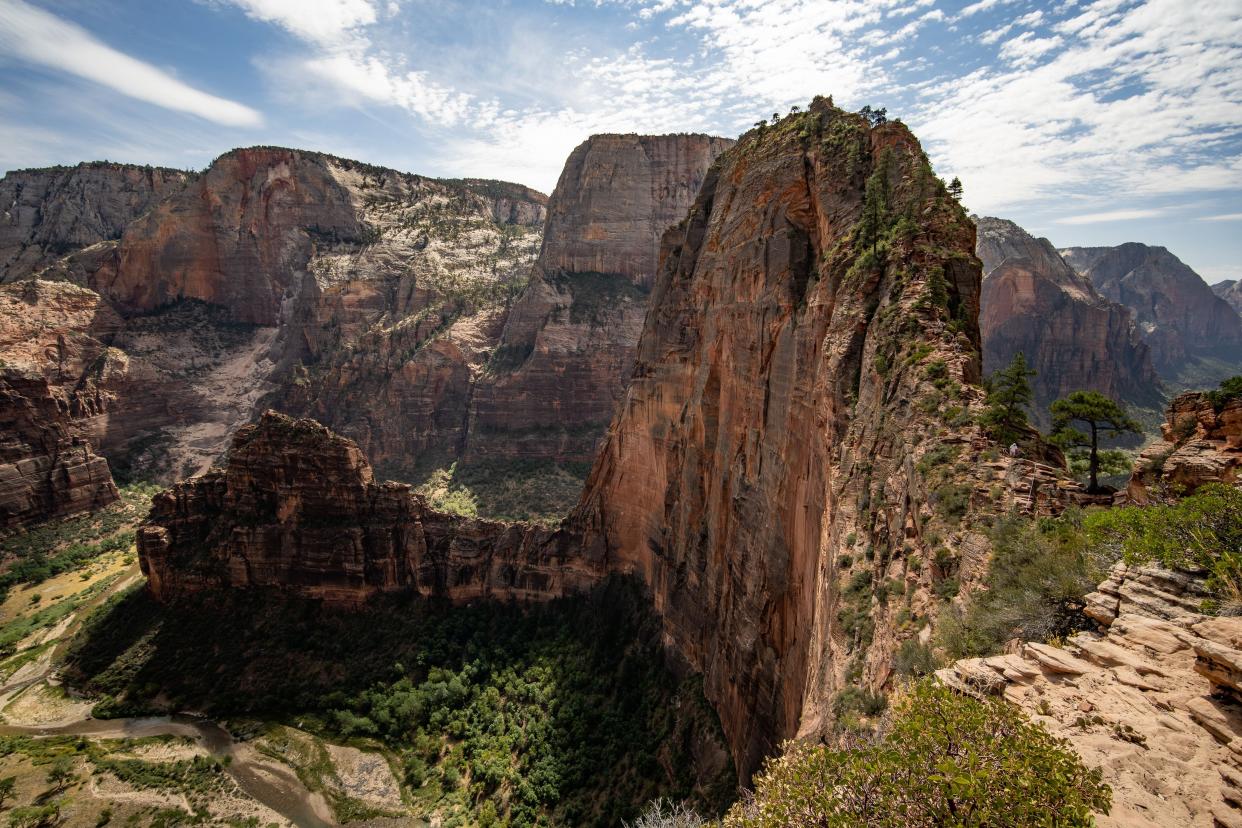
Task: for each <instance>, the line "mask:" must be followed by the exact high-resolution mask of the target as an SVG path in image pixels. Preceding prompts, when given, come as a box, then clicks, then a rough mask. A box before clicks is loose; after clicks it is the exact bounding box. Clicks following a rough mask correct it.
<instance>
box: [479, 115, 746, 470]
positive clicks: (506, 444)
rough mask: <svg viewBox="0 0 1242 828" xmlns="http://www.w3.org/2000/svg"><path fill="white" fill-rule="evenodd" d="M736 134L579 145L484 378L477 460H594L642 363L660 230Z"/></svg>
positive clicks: (607, 139)
mask: <svg viewBox="0 0 1242 828" xmlns="http://www.w3.org/2000/svg"><path fill="white" fill-rule="evenodd" d="M732 143H733V142H732V141H730V140H727V139H724V138H712V137H709V136H706V135H684V134H683V135H661V136H641V135H595V136H592V137H591V138H589V139H588V140H587V141H586V142H584V143H583V144H581V145H580V146H579V147H578V148H577V149H575V150H574V151H573V153H572V154H571V155H570V156H569V160H568V161H567V162H566V163H565V169H564V171H563V172H562V173H561V178H560V181H558V182H557V185H556V190H555V191H554V192H553V193H552V197H551V199H550V200H549V202H548V221H547V227H546V229H545V232H544V238H543V247H542V249H541V250H540V253H539V259H538V261H537V262H536V264H535V267H534V270H533V271H532V274H531V280H530V284H529V285H528V286H527V288H526V290H525V292H523V294H522V295H521V296H520V297H519V298H518V299H517V301H516V302H515V303H514V306H513V308H512V310H511V311H510V313H509V317H508V320H507V321H506V322H505V328H504V334H503V337H502V339H501V343H500V346H499V347H498V348H497V350H496V353H495V355H494V357H493V359H492V361H491V363H490V364H489V366H488V371H487V372H486V373H485V374H484V376H483V377H482V378H481V379H480V381H479V382H478V384H477V386H476V388H475V392H474V396H473V399H472V402H471V416H470V435H469V441H468V445H467V452H466V457H467V459H468V460H481V459H494V458H506V459H516V458H520V459H528V460H529V459H546V460H554V461H556V462H567V461H577V462H586V463H589V462H590V461H591V460H593V459H594V457H595V448H596V444H597V442H598V441H599V438H600V437H601V436H602V435H603V433H604V431H605V430H606V428H607V426H608V423H609V421H610V420H611V419H612V414H613V411H614V410H615V408H616V404H617V401H618V400H619V399H620V398H621V395H622V393H623V391H624V388H625V381H626V379H628V377H629V374H630V371H631V369H632V368H633V366H634V352H635V348H636V347H637V345H638V337H639V334H640V332H641V331H642V324H643V318H644V317H645V316H646V313H647V302H648V296H649V293H650V290H651V286H652V284H653V282H654V281H655V274H656V268H657V265H658V257H659V247H660V237H661V235H662V234H663V233H664V231H665V230H666V229H668V228H669V227H670V226H672V225H674V224H676V223H677V222H679V221H680V220H681V219H682V218H683V217H684V216H685V214H686V211H687V210H688V209H689V207H690V205H691V204H692V203H693V201H694V197H695V195H697V193H698V191H699V186H700V185H701V184H702V182H703V178H704V176H705V175H706V173H707V169H708V167H709V166H710V165H711V163H712V161H714V160H715V158H716V156H718V155H719V154H720V153H721V152H723V151H724V150H725V148H727V147H728V146H730V145H731V144H732Z"/></svg>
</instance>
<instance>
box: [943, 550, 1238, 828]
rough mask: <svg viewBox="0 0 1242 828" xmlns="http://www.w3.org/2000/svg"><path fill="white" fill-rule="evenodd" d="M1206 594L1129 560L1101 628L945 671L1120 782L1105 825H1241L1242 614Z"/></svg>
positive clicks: (1105, 587) (1090, 600)
mask: <svg viewBox="0 0 1242 828" xmlns="http://www.w3.org/2000/svg"><path fill="white" fill-rule="evenodd" d="M1205 596H1206V590H1205V589H1204V587H1203V583H1202V581H1201V579H1200V578H1199V577H1197V576H1195V575H1193V574H1190V575H1188V574H1185V573H1178V572H1170V571H1168V570H1164V569H1160V568H1156V567H1127V566H1126V565H1125V564H1118V565H1117V566H1116V567H1115V568H1114V569H1113V572H1112V575H1111V576H1110V577H1109V579H1108V580H1106V581H1105V582H1104V583H1102V584H1100V587H1099V591H1098V592H1095V593H1092V594H1091V595H1089V596H1087V607H1086V609H1085V610H1084V611H1085V612H1086V614H1087V615H1088V616H1089V617H1090V618H1092V619H1093V620H1095V621H1096V622H1097V623H1098V624H1099V629H1098V631H1096V632H1081V633H1077V634H1076V635H1074V636H1072V637H1070V639H1069V640H1068V641H1067V642H1066V645H1065V647H1064V648H1060V647H1053V646H1049V645H1045V644H1033V643H1018V644H1017V645H1016V646H1015V647H1013V648H1011V652H1010V654H1008V655H1002V656H995V657H992V658H982V659H968V660H966V661H959V662H958V663H957V664H955V665H954V666H953V667H951V668H946V669H944V670H941V671H940V672H939V673H938V674H937V675H938V676H939V677H940V679H941V680H942V681H944V682H945V683H947V684H949V685H950V686H953V687H957V688H959V689H961V690H963V691H965V692H971V693H993V694H1003V695H1004V697H1005V698H1006V699H1008V700H1009V701H1011V702H1013V703H1014V704H1016V705H1018V706H1019V707H1021V708H1022V709H1023V710H1024V711H1025V712H1026V713H1027V714H1028V715H1029V716H1031V718H1032V719H1034V720H1035V721H1037V722H1039V723H1040V724H1042V725H1044V727H1046V728H1047V729H1048V730H1049V731H1050V732H1051V733H1053V734H1054V735H1056V736H1059V737H1062V738H1064V739H1068V740H1069V742H1070V743H1071V745H1073V747H1074V749H1075V751H1076V752H1077V753H1078V754H1079V755H1080V756H1081V757H1082V759H1083V761H1084V762H1085V763H1086V764H1087V765H1088V766H1089V767H1098V768H1099V769H1100V770H1101V771H1102V772H1103V774H1104V781H1105V782H1107V783H1108V784H1109V785H1110V786H1111V787H1112V789H1113V807H1112V811H1111V813H1110V814H1109V815H1108V816H1097V817H1096V822H1097V824H1098V825H1100V826H1119V827H1120V826H1124V828H1157V827H1158V826H1166V825H1186V826H1201V828H1212V826H1236V825H1242V811H1240V810H1239V806H1242V713H1240V712H1239V708H1238V706H1237V702H1236V700H1237V698H1238V685H1239V679H1240V678H1242V651H1240V650H1239V647H1240V645H1242V619H1240V618H1235V617H1230V618H1224V617H1219V618H1213V617H1208V616H1205V615H1203V614H1201V613H1200V612H1199V606H1200V602H1201V601H1202V600H1203V598H1204V597H1205Z"/></svg>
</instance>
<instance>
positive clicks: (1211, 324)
mask: <svg viewBox="0 0 1242 828" xmlns="http://www.w3.org/2000/svg"><path fill="white" fill-rule="evenodd" d="M1061 254H1062V255H1063V256H1065V259H1066V261H1068V262H1069V263H1070V265H1071V266H1073V267H1074V268H1075V269H1076V270H1078V272H1079V273H1082V274H1083V275H1085V276H1086V277H1087V278H1089V279H1090V280H1091V282H1092V284H1094V285H1095V287H1096V289H1097V290H1099V292H1100V293H1101V294H1103V295H1104V296H1105V297H1106V298H1108V299H1109V300H1111V301H1113V302H1119V303H1120V304H1122V305H1125V306H1126V307H1128V308H1129V309H1130V310H1131V311H1132V312H1133V313H1134V317H1135V319H1136V320H1137V322H1138V324H1139V327H1140V329H1141V330H1142V332H1143V337H1144V339H1146V341H1147V344H1148V345H1150V346H1151V352H1152V360H1153V362H1154V363H1155V366H1156V370H1158V371H1159V372H1160V373H1161V375H1162V376H1164V377H1166V378H1169V379H1174V380H1175V379H1176V378H1177V377H1178V375H1179V373H1180V372H1182V371H1183V370H1185V368H1186V367H1187V364H1188V363H1193V362H1194V361H1196V360H1202V359H1213V360H1221V361H1224V362H1225V363H1227V364H1228V365H1230V366H1232V368H1230V367H1225V368H1224V369H1223V371H1224V374H1225V375H1228V374H1229V373H1236V368H1237V365H1238V364H1240V363H1242V317H1239V316H1238V313H1237V312H1236V311H1235V310H1233V309H1232V308H1231V307H1229V304H1228V303H1227V302H1226V301H1225V300H1224V299H1221V298H1220V297H1219V296H1217V295H1216V294H1214V293H1213V292H1212V289H1211V288H1209V287H1208V286H1207V283H1206V282H1204V281H1203V279H1202V277H1200V276H1199V274H1197V273H1195V272H1194V271H1193V270H1191V269H1190V268H1189V267H1187V266H1186V265H1185V264H1183V263H1182V261H1181V260H1180V259H1178V258H1177V257H1176V256H1174V255H1173V254H1172V253H1170V252H1169V251H1168V250H1166V249H1165V248H1163V247H1149V246H1147V245H1145V244H1138V243H1133V242H1131V243H1129V244H1123V245H1120V246H1118V247H1073V248H1068V249H1066V250H1062V251H1061ZM1216 373H1218V374H1219V373H1220V371H1217V372H1216ZM1212 378H1213V379H1222V378H1223V376H1216V375H1215V374H1213V377H1212Z"/></svg>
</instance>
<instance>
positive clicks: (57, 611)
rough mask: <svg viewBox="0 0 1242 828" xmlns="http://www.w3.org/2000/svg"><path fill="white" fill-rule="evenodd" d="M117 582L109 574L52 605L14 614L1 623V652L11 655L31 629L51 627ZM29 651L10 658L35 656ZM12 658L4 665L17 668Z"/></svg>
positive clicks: (9, 668)
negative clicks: (21, 613)
mask: <svg viewBox="0 0 1242 828" xmlns="http://www.w3.org/2000/svg"><path fill="white" fill-rule="evenodd" d="M115 582H116V576H115V575H114V576H112V577H109V578H105V579H103V580H101V581H98V582H96V583H95V584H93V585H91V586H90V587H87V588H86V589H84V590H82V591H81V592H78V593H75V594H73V595H70V596H68V597H66V598H63V599H62V600H60V601H57V602H56V603H54V604H52V605H51V606H48V607H44V608H43V609H40V610H36V611H35V612H32V613H30V614H29V615H23V616H20V617H18V618H14V619H13V620H12V621H9V622H8V623H6V624H3V625H0V655H2V656H10V655H12V654H13V653H14V652H15V651H16V649H17V645H18V644H19V643H21V641H22V640H23V639H25V638H26V637H27V636H29V635H30V634H31V633H33V632H35V631H36V630H45V629H47V628H49V627H54V626H56V624H58V623H60V622H61V621H62V620H64V619H65V618H66V617H67V616H69V615H70V614H71V613H73V612H75V611H76V610H77V609H78V607H80V606H82V605H83V604H85V603H87V602H88V601H90V600H91V599H92V598H95V597H97V596H99V595H102V594H103V593H104V592H106V591H107V590H108V589H110V588H111V587H112V585H113V584H114V583H115ZM34 649H38V648H34ZM28 653H30V651H24V652H22V653H20V654H19V655H18V656H16V657H15V658H14V659H11V660H10V661H17V660H18V659H22V658H33V657H34V655H28ZM10 661H5V662H4V664H3V665H2V669H3V670H7V671H9V672H10V673H11V672H12V670H14V669H16V667H15V666H14V665H13V664H11V663H10ZM17 666H20V664H18V665H17Z"/></svg>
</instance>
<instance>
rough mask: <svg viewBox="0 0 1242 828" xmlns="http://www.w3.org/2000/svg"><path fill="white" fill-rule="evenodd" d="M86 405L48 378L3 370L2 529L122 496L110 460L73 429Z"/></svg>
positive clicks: (0, 417) (0, 432) (0, 380)
mask: <svg viewBox="0 0 1242 828" xmlns="http://www.w3.org/2000/svg"><path fill="white" fill-rule="evenodd" d="M82 403H83V401H82V400H80V399H77V398H76V397H75V396H74V395H72V394H66V393H65V392H64V391H63V390H62V389H60V388H58V387H56V386H54V385H52V384H51V383H49V382H48V381H47V379H45V378H43V377H40V376H35V375H30V374H26V373H23V372H21V371H18V370H14V369H12V368H4V369H2V370H0V528H5V529H9V528H13V527H18V526H22V525H25V524H28V523H33V522H35V521H38V520H43V519H46V518H49V517H61V516H64V515H69V514H73V513H75V512H82V511H87V510H91V509H97V508H100V507H103V506H107V505H108V504H109V503H111V502H113V501H114V500H116V499H117V496H118V494H117V490H116V486H115V485H114V484H113V482H112V474H111V472H110V471H109V469H108V462H107V461H106V460H104V459H103V458H102V457H100V456H99V455H97V454H95V453H94V451H92V450H91V447H90V445H89V443H87V442H86V441H85V440H84V439H82V438H81V437H80V436H77V435H75V433H74V428H73V425H72V420H73V417H74V415H75V414H77V413H80V412H79V411H78V409H79V408H80V407H81V405H82Z"/></svg>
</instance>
